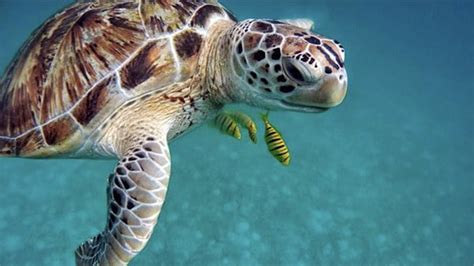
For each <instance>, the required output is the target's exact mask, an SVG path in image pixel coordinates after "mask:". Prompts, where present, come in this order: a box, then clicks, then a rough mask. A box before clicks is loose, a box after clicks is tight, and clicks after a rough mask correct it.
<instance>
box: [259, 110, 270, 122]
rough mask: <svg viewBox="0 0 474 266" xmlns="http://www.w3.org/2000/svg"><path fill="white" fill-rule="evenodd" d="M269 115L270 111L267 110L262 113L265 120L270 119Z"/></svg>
mask: <svg viewBox="0 0 474 266" xmlns="http://www.w3.org/2000/svg"><path fill="white" fill-rule="evenodd" d="M268 115H270V111H269V110H267V112H266V113H261V114H260V116H261V117H262V120H263V121H267V120H268Z"/></svg>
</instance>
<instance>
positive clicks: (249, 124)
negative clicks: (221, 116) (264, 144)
mask: <svg viewBox="0 0 474 266" xmlns="http://www.w3.org/2000/svg"><path fill="white" fill-rule="evenodd" d="M231 116H232V118H234V120H235V121H236V122H237V123H239V124H240V125H241V126H244V127H246V128H247V130H248V132H249V138H250V139H251V140H252V142H253V143H257V125H256V124H255V122H254V121H253V120H252V118H250V116H248V115H246V114H244V113H242V112H233V113H232V114H231Z"/></svg>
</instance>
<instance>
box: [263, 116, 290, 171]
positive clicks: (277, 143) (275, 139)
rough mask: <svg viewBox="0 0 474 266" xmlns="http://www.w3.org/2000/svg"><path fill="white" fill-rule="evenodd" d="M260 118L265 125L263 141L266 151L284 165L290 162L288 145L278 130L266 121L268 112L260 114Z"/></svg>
mask: <svg viewBox="0 0 474 266" xmlns="http://www.w3.org/2000/svg"><path fill="white" fill-rule="evenodd" d="M262 120H263V123H264V125H265V142H266V143H267V147H268V151H270V153H271V154H272V155H273V157H275V159H277V160H278V161H279V162H280V163H282V164H283V165H285V166H288V165H289V164H290V160H291V156H290V151H289V150H288V146H286V143H285V141H284V140H283V138H282V136H281V134H280V132H278V130H277V129H276V128H275V127H274V126H273V125H272V124H271V123H270V121H268V112H267V113H266V114H262Z"/></svg>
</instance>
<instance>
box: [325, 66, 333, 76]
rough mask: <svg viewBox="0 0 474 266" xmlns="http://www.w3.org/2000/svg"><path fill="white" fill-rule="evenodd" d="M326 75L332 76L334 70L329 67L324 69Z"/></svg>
mask: <svg viewBox="0 0 474 266" xmlns="http://www.w3.org/2000/svg"><path fill="white" fill-rule="evenodd" d="M324 73H326V74H331V73H332V69H331V68H330V67H328V66H327V67H325V68H324Z"/></svg>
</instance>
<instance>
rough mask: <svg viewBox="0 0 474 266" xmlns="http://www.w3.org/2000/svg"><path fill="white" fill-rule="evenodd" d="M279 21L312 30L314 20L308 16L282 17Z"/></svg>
mask: <svg viewBox="0 0 474 266" xmlns="http://www.w3.org/2000/svg"><path fill="white" fill-rule="evenodd" d="M280 21H281V22H285V23H288V24H290V25H293V26H297V27H300V28H303V29H305V30H312V29H313V27H314V21H313V20H311V19H308V18H297V19H282V20H280Z"/></svg>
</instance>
